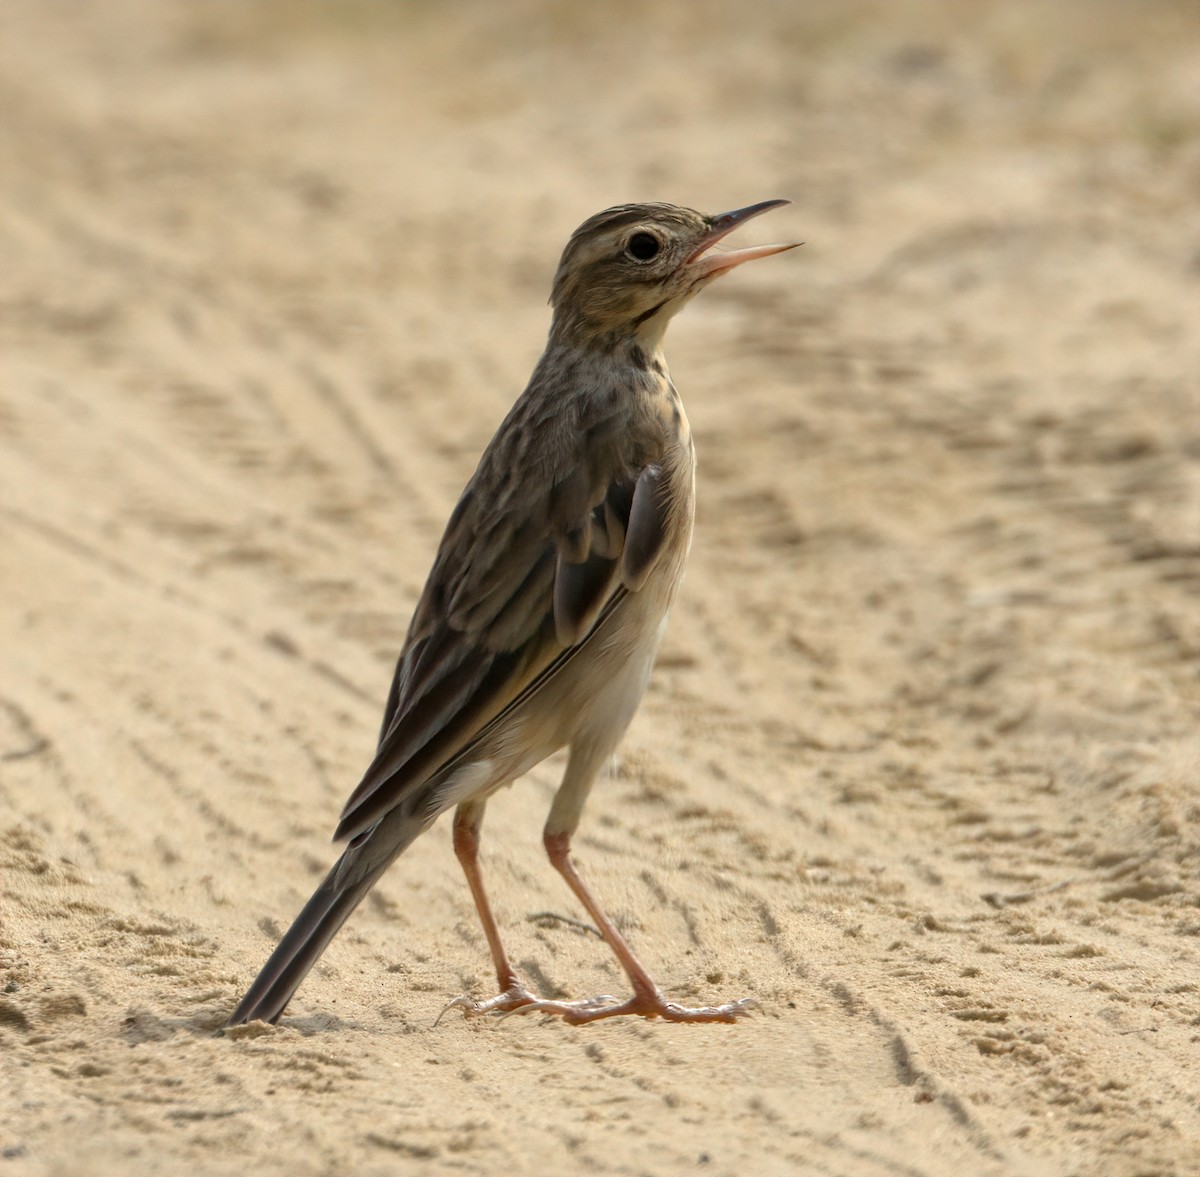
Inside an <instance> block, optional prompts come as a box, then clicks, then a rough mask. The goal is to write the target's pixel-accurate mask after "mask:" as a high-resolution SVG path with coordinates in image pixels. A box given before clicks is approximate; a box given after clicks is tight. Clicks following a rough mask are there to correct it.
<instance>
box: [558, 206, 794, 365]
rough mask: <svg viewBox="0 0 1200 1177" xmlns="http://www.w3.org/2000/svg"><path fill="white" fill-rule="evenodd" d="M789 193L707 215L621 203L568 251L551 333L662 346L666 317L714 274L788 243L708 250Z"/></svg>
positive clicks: (586, 228) (592, 222) (583, 229)
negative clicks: (731, 210) (627, 340)
mask: <svg viewBox="0 0 1200 1177" xmlns="http://www.w3.org/2000/svg"><path fill="white" fill-rule="evenodd" d="M788 203H789V201H786V200H764V201H763V202H762V203H761V204H752V205H750V206H749V207H748V208H739V209H735V210H734V211H733V212H727V213H719V214H718V215H716V216H705V215H704V214H703V213H698V212H696V211H695V210H694V209H690V208H680V207H679V206H678V205H674V204H622V205H618V206H617V207H616V208H610V209H606V210H605V211H604V212H602V213H597V214H596V215H595V216H594V217H592V218H590V219H589V220H587V221H584V223H583V224H582V225H580V226H579V228H578V229H576V230H575V232H574V233H573V234H572V236H571V240H570V241H568V242H567V247H566V249H565V250H563V255H562V260H561V261H560V262H559V264H558V272H557V273H556V274H555V275H554V288H553V291H552V293H551V295H550V305H551V306H552V307H553V308H554V324H553V326H552V327H551V336H552V337H554V336H557V337H559V338H563V339H564V340H566V341H569V342H572V343H576V344H580V343H583V344H586V343H596V344H603V343H605V342H606V341H611V342H617V341H620V340H622V339H628V338H630V337H634V336H636V337H639V338H640V339H641V340H642V341H643V342H645V343H647V344H649V345H650V346H652V347H655V346H657V344H658V341H659V340H660V339H661V338H662V334H663V332H664V331H665V330H666V326H667V323H668V322H670V319H671V316H672V315H674V314H675V313H676V312H677V311H678V310H679V309H680V308H681V307H682V306H683V305H684V304H685V303H686V302H687V301H688V300H689V299H691V298H692V297H693V296H694V295H695V294H696V293H697V292H698V291H699V290H700V289H701V288H703V287H704V286H706V285H707V284H708V283H709V282H711V281H712V280H713V279H714V278H716V277H718V276H719V275H721V274H724V273H726V272H727V271H728V270H731V269H733V267H734V266H740V265H741V264H742V262H748V261H753V260H754V259H755V258H760V257H770V256H771V254H774V253H782V252H783V251H784V250H785V249H794V248H795V246H796V245H797V244H799V243H798V242H792V243H790V244H787V245H755V246H751V247H750V248H749V249H736V250H732V251H729V252H710V251H711V250H712V247H713V246H715V245H716V244H717V242H718V241H720V240H722V238H724V237H726V236H728V234H730V233H732V232H733V231H734V229H736V228H737V227H738V226H739V225H741V224H743V223H744V222H745V221H748V220H750V218H751V217H756V216H758V215H759V214H760V213H765V212H767V211H768V210H769V209H772V208H778V207H779V206H780V205H783V204H788Z"/></svg>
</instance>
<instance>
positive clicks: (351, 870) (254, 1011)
mask: <svg viewBox="0 0 1200 1177" xmlns="http://www.w3.org/2000/svg"><path fill="white" fill-rule="evenodd" d="M389 816H391V815H389ZM396 824H398V823H396V822H394V821H389V820H388V819H387V818H385V819H384V821H382V822H380V823H379V825H377V826H375V827H374V828H372V829H371V830H369V831H367V832H366V833H365V834H364V835H361V836H360V837H358V838H356V839H355V841H354V842H353V843H352V844H351V845H350V846H348V847H347V848H346V850H345V852H344V853H343V854H342V856H341V858H339V859H338V860H337V862H336V863H334V866H333V869H332V870H331V871H330V872H329V874H327V875H326V876H325V879H324V881H323V882H322V883H321V885H320V886H319V887H318V888H317V889H316V891H314V892H313V896H312V898H311V899H310V900H309V901H308V902H307V903H306V904H305V905H304V910H303V911H301V913H300V914H299V915H298V916H297V917H296V920H295V922H294V923H293V924H292V926H291V927H290V928H289V929H288V930H287V933H286V934H285V935H284V937H283V939H282V940H280V942H279V946H278V947H277V948H276V949H275V951H274V952H272V953H271V956H270V958H269V959H268V960H267V963H266V964H265V965H263V967H262V972H260V973H259V974H258V977H257V979H256V980H255V982H254V984H253V985H251V986H250V988H249V990H248V991H247V993H246V996H245V997H243V998H242V1000H241V1002H239V1004H238V1007H237V1009H235V1010H234V1011H233V1013H232V1014H230V1015H229V1020H228V1021H227V1022H226V1023H225V1026H226V1027H227V1028H228V1027H229V1026H240V1025H242V1023H244V1022H254V1021H263V1022H277V1021H278V1020H279V1018H280V1016H281V1015H282V1014H283V1011H284V1010H285V1009H286V1008H287V1004H288V1002H289V1001H291V1000H292V996H293V995H294V994H295V992H296V990H297V989H299V988H300V983H301V982H302V981H303V980H304V978H305V977H306V976H308V971H309V969H311V968H312V967H313V965H315V964H316V963H317V961H318V959H319V958H320V956H321V953H323V952H324V951H325V949H326V948H327V947H328V946H329V942H330V940H332V939H333V937H334V936H335V935H336V934H337V931H338V929H339V928H340V927H341V926H342V924H344V923H345V922H346V920H347V918H348V917H349V915H350V913H351V912H352V911H353V910H354V909H355V908H356V907H357V906H358V905H359V904H360V903H361V902H362V901H363V899H364V898H365V897H366V894H367V892H368V891H369V890H370V889H371V888H372V887H373V886H374V885H375V883H376V882H377V881H378V879H379V876H380V875H382V874H383V872H384V871H385V870H387V868H388V867H389V866H390V865H391V863H392V861H393V860H394V859H395V858H396V856H397V855H398V854H399V853H400V852H401V851H402V850H404V849H405V847H407V846H408V845H409V843H411V842H412V841H413V839H414V838H415V837H416V836H417V835H418V834H419V833H420V832H421V831H422V830H423V829H424V828H425V824H426V823H423V822H418V821H415V820H413V819H411V818H409V819H408V820H407V821H406V822H404V823H403V828H401V829H400V830H397V829H396V828H395V826H396ZM389 826H390V827H391V828H387V829H385V828H384V827H389ZM381 843H383V846H381V845H380V844H381Z"/></svg>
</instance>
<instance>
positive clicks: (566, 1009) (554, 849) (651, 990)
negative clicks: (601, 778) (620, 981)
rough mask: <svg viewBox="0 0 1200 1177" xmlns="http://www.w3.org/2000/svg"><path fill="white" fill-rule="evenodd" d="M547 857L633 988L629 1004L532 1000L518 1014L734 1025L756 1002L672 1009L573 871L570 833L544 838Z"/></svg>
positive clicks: (745, 1000)
mask: <svg viewBox="0 0 1200 1177" xmlns="http://www.w3.org/2000/svg"><path fill="white" fill-rule="evenodd" d="M544 841H545V845H546V853H547V854H548V855H549V856H550V862H551V864H552V865H553V866H554V869H555V870H557V871H558V873H559V874H560V875H562V877H563V878H564V879H566V881H567V886H568V887H570V888H571V890H572V891H573V892H574V893H575V897H576V898H577V899H578V900H579V902H580V903H582V904H583V906H584V908H585V910H586V911H587V913H588V915H590V916H591V917H592V920H593V922H594V923H595V925H596V927H597V928H599V929H600V934H601V935H602V936H603V937H604V939H605V941H606V942H607V944H608V946H609V948H611V949H612V950H613V953H614V955H615V956H616V958H617V960H618V961H620V962H621V967H622V968H623V969H624V970H625V975H626V976H627V977H628V978H629V980H630V983H631V984H632V985H633V996H632V997H630V998H629V1000H628V1001H623V1002H620V1003H619V1004H611V1003H609V1002H607V1001H605V1000H604V999H601V998H597V999H595V1000H593V1001H578V1002H572V1001H536V1002H533V1003H532V1004H523V1005H522V1006H521V1007H520V1008H519V1009H516V1010H514V1012H518V1013H526V1012H535V1011H538V1012H542V1013H551V1014H558V1015H560V1016H561V1017H562V1018H563V1019H564V1020H565V1021H567V1022H570V1023H572V1024H573V1025H582V1024H583V1023H585V1022H595V1021H598V1020H599V1019H600V1018H613V1017H617V1016H619V1015H622V1014H639V1015H640V1016H641V1017H644V1018H662V1019H663V1020H664V1021H668V1022H735V1021H737V1019H738V1018H739V1017H743V1016H744V1015H746V1014H748V1013H749V1012H750V1011H751V1010H752V1009H754V1008H755V1006H756V1005H757V1003H756V1002H755V1001H754V999H753V998H743V999H742V1000H741V1001H732V1002H729V1003H728V1004H726V1005H715V1006H705V1007H701V1008H698V1009H694V1008H690V1007H688V1006H684V1005H676V1004H675V1002H673V1001H668V1000H667V999H666V998H665V997H664V996H663V994H662V991H661V990H660V989H659V987H658V986H657V985H656V984H655V983H654V981H653V980H652V978H651V977H650V974H649V973H647V972H646V970H645V968H644V967H643V966H642V962H641V961H640V960H638V958H637V957H636V956H634V954H633V949H632V948H630V947H629V945H628V944H627V943H626V942H625V937H624V936H622V935H621V933H620V932H618V931H617V928H616V925H615V924H614V923H613V922H612V920H610V919H609V918H608V916H607V915H605V913H604V910H603V909H602V908H601V907H600V904H599V903H597V901H596V898H595V896H594V895H593V894H592V893H591V891H590V890H589V889H588V886H587V884H586V883H585V882H584V881H583V879H582V878H581V877H580V875H579V871H578V870H576V868H575V864H574V863H573V862H572V861H571V836H570V834H568V833H551V832H550V831H549V830H547V831H546V834H545V839H544Z"/></svg>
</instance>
